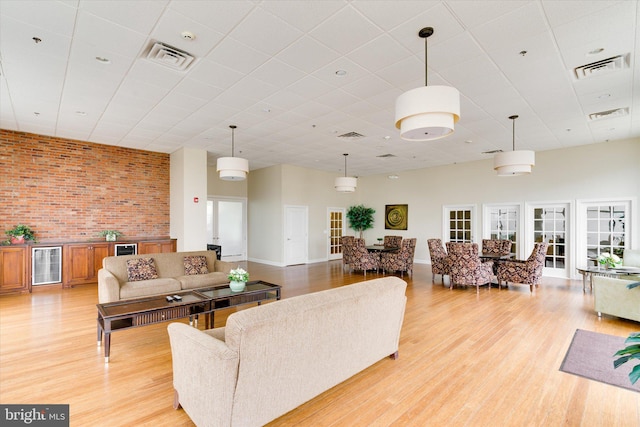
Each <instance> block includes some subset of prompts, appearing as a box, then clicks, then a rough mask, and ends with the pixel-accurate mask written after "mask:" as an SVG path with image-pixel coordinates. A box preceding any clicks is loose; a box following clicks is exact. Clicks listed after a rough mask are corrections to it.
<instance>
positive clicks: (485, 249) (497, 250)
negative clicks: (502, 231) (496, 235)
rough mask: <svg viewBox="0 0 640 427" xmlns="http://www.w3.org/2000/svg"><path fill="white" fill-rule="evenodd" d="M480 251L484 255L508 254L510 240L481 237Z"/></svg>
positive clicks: (509, 251)
mask: <svg viewBox="0 0 640 427" xmlns="http://www.w3.org/2000/svg"><path fill="white" fill-rule="evenodd" d="M482 253H483V254H486V255H509V254H510V253H511V240H508V239H504V240H497V239H482Z"/></svg>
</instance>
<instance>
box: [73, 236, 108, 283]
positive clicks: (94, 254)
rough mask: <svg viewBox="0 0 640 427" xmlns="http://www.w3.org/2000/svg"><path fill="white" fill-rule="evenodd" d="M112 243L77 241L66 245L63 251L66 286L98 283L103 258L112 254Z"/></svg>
mask: <svg viewBox="0 0 640 427" xmlns="http://www.w3.org/2000/svg"><path fill="white" fill-rule="evenodd" d="M111 248H112V244H111V243H107V242H105V243H77V244H67V245H64V248H63V252H62V259H63V261H62V265H63V270H64V273H63V278H64V281H63V283H64V286H65V287H71V286H74V285H82V284H85V283H97V281H98V270H100V269H101V268H102V259H103V258H104V257H108V256H110V255H111V252H113V251H112V249H111Z"/></svg>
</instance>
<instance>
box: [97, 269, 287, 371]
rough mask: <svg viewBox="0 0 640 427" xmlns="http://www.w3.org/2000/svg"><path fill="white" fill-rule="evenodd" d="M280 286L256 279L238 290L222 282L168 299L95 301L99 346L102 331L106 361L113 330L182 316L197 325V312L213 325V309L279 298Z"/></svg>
mask: <svg viewBox="0 0 640 427" xmlns="http://www.w3.org/2000/svg"><path fill="white" fill-rule="evenodd" d="M280 289H281V286H280V285H274V284H272V283H267V282H263V281H261V280H256V281H252V282H248V283H247V286H246V287H245V288H244V290H242V291H239V292H234V291H232V290H231V288H229V285H221V286H212V287H208V288H199V289H193V290H190V291H182V292H176V293H173V294H171V295H180V296H181V297H182V300H181V301H173V302H169V301H167V299H166V295H159V296H152V297H145V298H136V299H130V300H123V301H117V302H110V303H105V304H97V305H96V306H97V308H98V319H97V323H98V346H100V345H101V344H102V334H103V333H104V361H105V363H109V357H110V351H111V332H113V331H117V330H121V329H129V328H136V327H138V326H145V325H151V324H154V323H159V322H166V321H168V320H174V319H181V318H184V317H188V318H189V324H190V325H192V326H194V325H195V326H196V327H197V325H198V318H199V315H200V314H203V315H206V316H207V317H206V318H205V320H206V324H205V326H206V327H207V328H209V327H213V313H214V312H215V311H216V310H222V309H225V308H230V307H237V306H240V305H244V304H250V303H258V305H259V304H261V303H262V302H263V301H269V300H279V299H280Z"/></svg>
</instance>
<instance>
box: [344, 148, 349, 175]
mask: <svg viewBox="0 0 640 427" xmlns="http://www.w3.org/2000/svg"><path fill="white" fill-rule="evenodd" d="M343 156H344V177H345V178H346V177H347V156H348V154H346V153H345V154H343Z"/></svg>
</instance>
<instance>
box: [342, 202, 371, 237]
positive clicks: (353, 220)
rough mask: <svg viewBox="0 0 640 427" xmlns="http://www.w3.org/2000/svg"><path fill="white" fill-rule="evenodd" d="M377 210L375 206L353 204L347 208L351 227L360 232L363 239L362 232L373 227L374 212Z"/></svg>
mask: <svg viewBox="0 0 640 427" xmlns="http://www.w3.org/2000/svg"><path fill="white" fill-rule="evenodd" d="M374 213H376V211H375V210H374V209H373V208H368V207H366V206H364V205H356V206H351V207H349V209H348V210H347V219H348V220H349V227H351V228H353V229H354V230H355V231H359V232H360V238H361V239H362V232H363V231H364V230H368V229H369V228H373V214H374Z"/></svg>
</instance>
